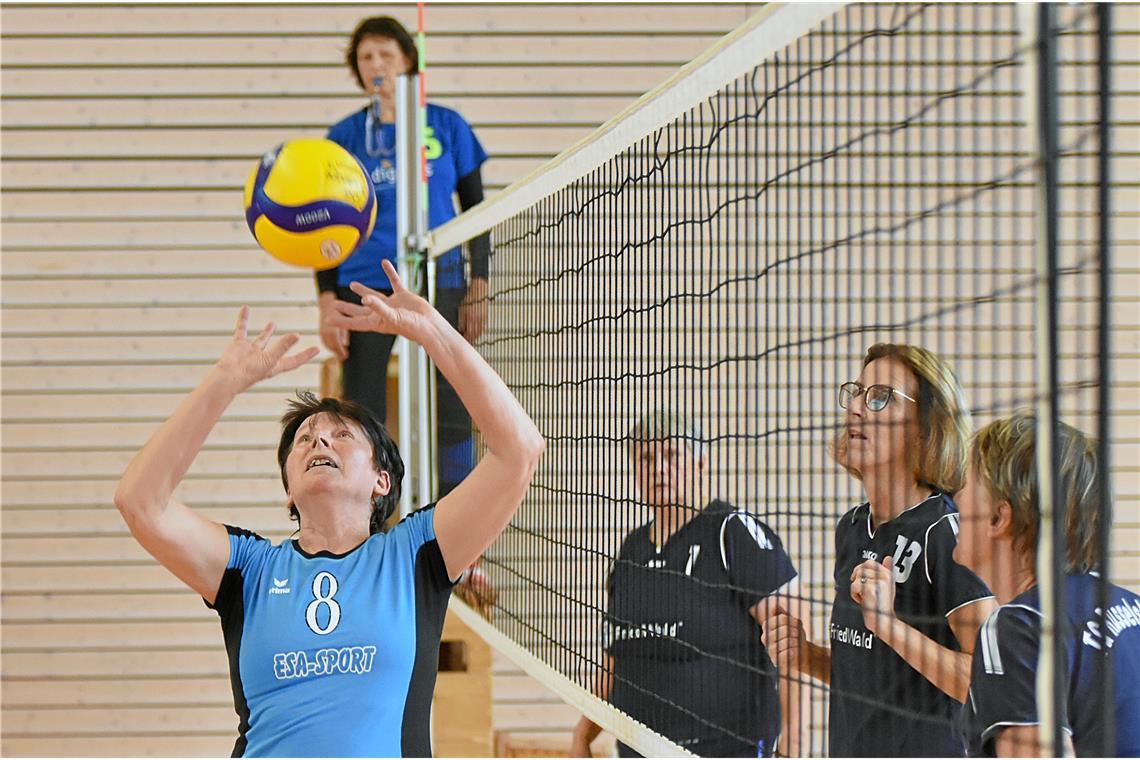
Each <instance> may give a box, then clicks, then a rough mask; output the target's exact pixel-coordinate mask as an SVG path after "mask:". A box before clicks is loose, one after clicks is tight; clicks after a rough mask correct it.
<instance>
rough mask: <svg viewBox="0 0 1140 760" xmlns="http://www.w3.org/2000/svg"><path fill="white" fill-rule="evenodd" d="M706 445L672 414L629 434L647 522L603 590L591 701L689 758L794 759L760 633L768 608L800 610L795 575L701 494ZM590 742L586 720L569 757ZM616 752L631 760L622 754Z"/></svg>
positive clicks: (785, 694)
mask: <svg viewBox="0 0 1140 760" xmlns="http://www.w3.org/2000/svg"><path fill="white" fill-rule="evenodd" d="M703 445H704V443H703V441H702V440H701V435H700V430H699V429H698V428H697V427H696V426H695V425H694V424H693V423H692V422H690V421H689V420H687V419H686V418H684V417H683V416H681V415H679V414H676V413H671V412H665V411H657V412H653V413H651V414H648V415H646V416H645V417H644V418H643V419H642V420H641V421H640V422H638V424H637V425H635V426H634V428H633V430H632V431H631V432H630V448H629V453H630V458H631V461H632V465H633V473H634V480H635V482H636V484H637V490H638V493H639V495H640V498H641V500H642V502H643V503H644V504H645V505H646V506H647V507H649V509H650V513H651V519H650V521H649V522H648V523H646V524H645V525H642V526H641V527H639V528H637V529H635V530H633V531H632V532H630V534H629V535H627V536H626V537H625V539H624V540H623V541H622V545H621V549H620V551H619V552H618V556H617V558H616V559H615V561H614V563H613V567H612V569H611V571H610V574H609V578H608V579H607V582H606V591H607V596H608V600H607V606H606V613H605V617H604V618H603V623H604V635H603V639H604V641H603V647H604V650H605V652H604V659H605V663H604V666H603V667H602V668H601V669H599V672H598V673H597V677H596V681H595V688H594V692H595V694H596V695H597V696H599V697H601V698H602V699H605V700H607V701H609V702H610V703H611V704H612V705H613V706H614V707H616V708H618V709H619V710H621V711H622V712H624V713H626V714H627V715H629V716H630V717H632V718H634V719H635V720H637V721H640V722H642V723H644V724H646V725H647V726H649V727H650V728H651V729H653V730H654V731H656V732H657V733H659V734H662V735H663V736H665V737H667V738H669V739H671V740H672V741H674V742H675V743H677V744H679V745H680V746H682V747H684V748H685V749H687V750H689V751H690V752H693V753H694V754H696V755H699V756H703V757H770V756H772V755H773V754H774V753H775V752H776V751H777V749H780V750H781V751H783V752H784V753H785V754H787V753H789V752H790V753H792V754H798V752H799V745H798V743H796V742H795V740H796V739H798V734H799V689H798V684H797V683H796V682H793V681H788V680H787V679H777V673H776V669H775V667H774V666H773V664H772V661H771V659H770V658H769V657H768V654H767V652H765V650H764V647H763V646H762V644H761V642H760V628H759V625H758V621H759V620H762V619H763V618H764V616H765V614H766V611H767V609H768V607H769V605H771V604H774V603H776V601H777V600H779V604H781V605H783V606H784V607H788V608H791V609H796V607H795V604H796V599H795V595H796V593H797V590H796V576H797V573H796V568H795V566H794V565H793V564H792V561H791V559H790V558H789V557H788V555H787V553H786V552H785V551H784V547H783V544H782V543H781V542H780V539H779V537H778V536H777V535H776V534H775V533H774V532H773V531H772V530H771V528H769V527H768V526H767V525H765V524H764V523H763V522H761V521H760V520H758V519H756V517H755V516H753V515H751V514H749V513H747V512H745V511H743V510H739V509H736V508H735V507H733V506H732V505H731V504H729V503H727V502H725V501H723V500H720V499H708V498H705V497H703V496H702V492H703V491H704V487H703V483H702V473H703V472H704V469H705V462H706V459H705V455H704V452H703ZM781 716H782V718H783V733H784V734H786V736H784V737H781ZM599 731H600V728H599V727H598V726H597V725H596V724H595V723H594V722H593V721H591V720H589V719H588V718H585V717H583V718H582V719H581V720H580V721H579V723H578V726H577V727H576V729H575V732H574V742H573V745H572V747H571V753H572V754H574V755H579V756H589V754H590V742H591V741H593V739H594V738H595V737H596V736H597V735H598V733H599ZM789 742H791V746H790V747H789V746H788V743H789ZM618 754H619V755H620V756H621V757H639V755H638V754H637V753H635V752H634V751H633V750H632V749H631V748H629V747H627V746H625V745H624V744H619V745H618Z"/></svg>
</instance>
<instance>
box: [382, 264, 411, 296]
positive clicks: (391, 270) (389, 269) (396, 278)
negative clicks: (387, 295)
mask: <svg viewBox="0 0 1140 760" xmlns="http://www.w3.org/2000/svg"><path fill="white" fill-rule="evenodd" d="M380 266H382V267H384V274H386V275H388V281H389V282H391V283H392V294H393V295H395V294H396V293H399V292H400V291H401V290H405V288H404V281H403V280H401V279H400V275H399V273H398V272H397V271H396V267H395V266H393V264H392V262H391V261H388V259H384V260H383V261H382V262H380Z"/></svg>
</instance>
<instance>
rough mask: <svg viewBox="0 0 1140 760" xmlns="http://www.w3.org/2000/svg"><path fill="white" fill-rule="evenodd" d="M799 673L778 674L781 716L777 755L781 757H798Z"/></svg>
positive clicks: (799, 728)
mask: <svg viewBox="0 0 1140 760" xmlns="http://www.w3.org/2000/svg"><path fill="white" fill-rule="evenodd" d="M802 677H803V676H802V675H801V674H799V673H786V674H785V673H781V674H780V712H781V715H782V716H783V721H782V725H781V728H780V744H779V754H780V755H782V756H783V757H800V756H801V755H802V754H803V752H802V751H801V749H800V746H801V745H800V736H801V732H802V729H801V727H800V726H801V724H800V717H801V715H800V706H801V702H800V697H801V693H802V685H801V683H800V679H801V678H802Z"/></svg>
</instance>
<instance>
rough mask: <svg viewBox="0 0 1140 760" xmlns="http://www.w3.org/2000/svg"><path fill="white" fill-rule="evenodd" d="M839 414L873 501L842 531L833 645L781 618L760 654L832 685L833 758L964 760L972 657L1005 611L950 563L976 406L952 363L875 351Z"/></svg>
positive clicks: (845, 520) (849, 454)
mask: <svg viewBox="0 0 1140 760" xmlns="http://www.w3.org/2000/svg"><path fill="white" fill-rule="evenodd" d="M839 404H840V406H841V407H842V408H844V409H845V410H846V416H845V418H844V423H845V424H844V425H843V427H842V430H841V433H840V435H839V436H838V437H837V439H836V440H835V441H834V443H833V445H832V454H833V455H834V456H835V458H836V460H837V461H838V462H839V463H840V464H841V465H842V466H843V467H844V468H845V469H846V470H847V471H848V472H849V473H851V474H852V475H853V476H854V477H856V478H857V479H859V480H860V481H861V482H862V484H863V489H864V492H865V493H866V495H867V502H865V503H863V504H860V505H859V506H857V507H855V508H853V509H851V510H850V511H848V512H847V513H846V514H845V515H843V517H841V518H840V519H839V522H838V524H837V525H836V528H835V555H836V556H835V602H834V605H833V607H832V613H831V625H830V636H829V638H830V639H831V646H830V647H827V646H821V645H818V644H814V643H811V642H810V641H809V640H808V637H807V636H806V635H805V633H804V630H803V625H802V623H801V622H800V620H799V619H797V617H796V616H795V615H790V614H786V613H783V612H781V613H778V614H775V615H773V616H772V618H770V619H769V620H767V621H765V624H764V643H765V644H766V645H767V647H768V650H769V652H771V653H772V655H773V658H774V659H775V660H776V662H777V663H780V664H781V665H783V664H784V663H785V662H787V663H788V667H789V668H793V669H798V670H799V671H800V672H802V673H805V674H807V675H809V676H811V677H813V678H816V679H818V680H820V681H824V682H827V683H830V684H831V694H830V726H829V739H830V755H831V756H832V757H851V756H877V757H918V756H940V757H948V756H950V757H953V756H959V757H960V756H962V755H963V754H964V752H965V748H964V747H963V744H962V739H961V736H960V734H959V733H958V731H957V730H956V728H955V722H956V718H957V715H958V713H959V712H960V710H961V702H962V701H963V700H964V699H965V697H966V690H967V688H968V686H969V680H970V656H969V653H970V651H971V650H972V649H973V646H974V640H975V637H976V634H977V630H978V627H979V626H980V625H981V623H982V621H983V620H985V618H986V616H987V615H989V613H990V612H991V611H992V610H993V609H994V607H996V603H995V602H994V601H993V598H992V596H991V594H990V592H989V590H988V589H987V588H986V585H985V584H984V583H983V582H982V581H981V580H980V579H979V578H978V577H977V576H976V575H974V573H972V572H971V571H969V570H967V569H966V568H965V567H963V566H961V565H959V564H958V563H957V562H955V561H954V558H953V556H952V555H953V552H954V548H955V545H956V540H957V532H958V514H957V509H956V507H955V506H954V502H953V500H952V499H951V496H950V494H952V493H954V492H955V491H957V490H958V489H959V488H961V487H962V482H963V479H964V475H965V459H966V446H967V444H968V441H969V434H970V416H969V412H968V411H967V409H968V407H967V406H966V403H965V399H964V397H963V394H962V390H961V388H960V386H959V385H958V381H957V378H955V377H954V373H953V372H952V371H951V370H950V368H949V367H948V366H947V365H946V364H945V362H943V361H942V360H941V359H940V358H938V357H937V356H935V355H934V354H932V353H931V352H929V351H926V350H925V349H922V348H918V347H915V346H906V345H893V344H877V345H874V346H872V347H871V348H870V349H869V350H868V352H867V355H866V357H865V358H864V362H863V371H862V373H860V375H859V380H858V381H857V382H850V383H844V384H843V385H842V386H841V387H840V394H839Z"/></svg>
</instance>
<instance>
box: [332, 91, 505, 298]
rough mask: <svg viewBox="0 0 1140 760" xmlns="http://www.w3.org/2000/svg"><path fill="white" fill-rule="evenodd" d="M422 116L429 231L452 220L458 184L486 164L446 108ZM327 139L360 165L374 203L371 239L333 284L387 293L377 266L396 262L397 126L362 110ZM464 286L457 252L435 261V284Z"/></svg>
mask: <svg viewBox="0 0 1140 760" xmlns="http://www.w3.org/2000/svg"><path fill="white" fill-rule="evenodd" d="M426 116H427V127H426V131H425V134H424V145H425V146H426V147H427V154H428V162H427V164H428V165H427V172H428V227H429V228H435V227H438V226H440V225H441V224H443V223H445V222H447V221H449V220H451V219H453V218H454V217H455V216H456V211H455V203H454V201H453V200H452V196H453V195H454V194H455V188H456V184H457V183H458V182H459V180H460V179H461V178H463V177H466V176H467V175H468V174H470V173H471V172H473V171H475V170H476V169H478V168H479V167H480V166H481V165H482V163H483V162H484V161H486V160H487V152H486V151H485V150H483V146H482V145H480V144H479V140H478V138H476V137H475V133H474V132H473V131H471V127H470V125H468V124H467V122H466V121H464V119H463V117H462V116H460V115H459V114H458V113H456V112H455V111H453V110H451V109H450V108H444V107H443V106H437V105H434V104H432V103H429V104H428V106H427V114H426ZM369 128H371V133H369ZM327 137H328V139H330V140H332V141H333V142H335V143H337V144H338V145H341V146H342V147H344V148H345V149H347V150H348V151H349V152H350V153H352V154H353V155H354V156H356V157H357V158H358V159H360V162H361V163H362V164H364V168H365V169H366V170H367V171H368V174H369V176H370V177H371V178H372V184H373V185H374V186H375V188H376V202H377V204H378V206H377V209H376V226H375V228H373V230H372V236H371V237H370V238H369V239H368V240H367V242H365V243H364V244H363V245H362V246H360V248H358V249H357V250H356V251H355V252H354V253H353V254H352V255H351V256H349V257H348V259H346V260H345V261H344V262H343V263H342V264H341V265H340V269H339V272H338V275H337V284H338V285H340V286H342V287H347V286H348V284H349V283H350V282H352V281H354V280H355V281H357V282H361V283H363V284H365V285H367V286H368V287H370V288H375V289H378V290H382V289H386V288H390V287H391V284H390V283H389V282H388V275H386V274H384V270H383V269H382V268H381V267H380V262H381V261H383V260H384V259H388V260H389V261H392V262H393V263H395V260H396V158H397V157H396V151H395V145H396V125H395V124H380V125H377V124H376V123H375V122H374V121H373V119H372V117H371V115H370V113H369V109H368V108H364V109H361V110H359V111H357V112H355V113H353V114H352V115H350V116H348V117H347V118H345V119H343V120H341V121H339V122H337V123H336V124H334V125H333V126H332V127H330V128H329V131H328V135H327ZM463 283H464V274H463V258H462V254H461V253H460V249H459V248H458V247H456V248H454V249H452V250H450V251H448V252H447V253H445V254H444V255H443V256H441V257H440V258H439V259H438V260H437V261H436V285H437V286H438V287H441V288H458V287H462V286H463Z"/></svg>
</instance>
